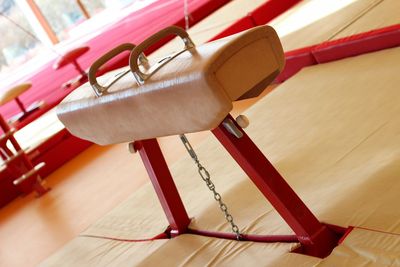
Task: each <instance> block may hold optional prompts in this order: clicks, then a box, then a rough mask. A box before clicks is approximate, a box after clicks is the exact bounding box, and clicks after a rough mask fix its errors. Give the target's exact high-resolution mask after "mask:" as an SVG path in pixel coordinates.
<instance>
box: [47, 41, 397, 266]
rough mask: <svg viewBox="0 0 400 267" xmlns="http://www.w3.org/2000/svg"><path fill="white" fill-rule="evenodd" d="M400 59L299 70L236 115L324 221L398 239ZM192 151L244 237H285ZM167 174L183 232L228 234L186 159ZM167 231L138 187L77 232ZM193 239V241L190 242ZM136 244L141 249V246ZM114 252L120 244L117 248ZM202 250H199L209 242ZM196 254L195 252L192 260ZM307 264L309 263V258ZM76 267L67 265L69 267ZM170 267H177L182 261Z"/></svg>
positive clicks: (372, 58)
mask: <svg viewBox="0 0 400 267" xmlns="http://www.w3.org/2000/svg"><path fill="white" fill-rule="evenodd" d="M399 62H400V48H393V49H388V50H384V51H379V52H376V53H371V54H366V55H362V56H359V57H354V58H348V59H344V60H341V61H336V62H331V63H328V64H321V65H317V66H313V67H309V68H305V69H303V70H302V71H301V72H299V73H298V74H297V75H295V76H293V77H292V78H291V79H289V80H288V81H286V82H285V83H284V84H282V85H280V86H279V87H278V88H277V89H275V90H274V91H273V92H272V93H270V94H269V95H267V96H266V97H264V98H263V99H262V100H260V101H259V102H258V103H257V104H255V105H254V106H253V107H251V108H250V109H249V110H248V111H247V112H246V113H245V114H246V115H247V116H248V117H249V118H250V122H251V123H250V126H249V127H248V128H247V129H246V132H247V133H248V134H249V136H250V137H251V138H252V139H253V140H254V141H255V143H256V144H257V145H258V146H259V147H260V148H261V149H262V151H263V152H264V153H265V155H266V156H267V157H268V158H269V159H270V160H271V161H272V163H273V164H274V166H275V167H276V168H277V169H278V170H279V171H280V172H281V174H282V175H283V176H284V177H285V179H286V180H287V181H288V182H289V184H290V185H291V186H292V187H293V188H294V190H295V191H296V192H297V193H298V194H299V195H300V197H301V198H302V199H303V200H304V201H305V203H306V204H307V205H308V207H309V208H310V209H311V210H312V211H313V212H314V213H315V215H316V216H317V217H318V218H319V219H320V220H322V221H323V222H327V223H331V224H336V225H340V226H344V227H347V226H350V225H352V226H358V227H365V228H370V229H374V230H378V231H384V232H391V233H394V234H400V209H398V207H397V206H398V196H399V192H400V179H399V173H400V117H399V116H398V114H400V105H399V103H400V91H399V90H398V88H399V87H398V85H399V84H400V75H398V69H399V68H398V67H394V66H399ZM197 152H198V155H199V157H200V160H201V161H202V162H203V164H204V165H205V166H206V167H207V168H208V169H209V170H210V173H211V175H212V177H213V180H214V183H215V184H216V188H217V190H218V191H220V192H221V195H222V197H223V199H224V201H225V202H226V203H227V205H228V207H229V210H230V212H231V213H232V215H233V216H234V218H235V222H236V223H237V224H238V226H239V227H240V229H241V230H242V231H243V232H244V233H252V234H277V233H280V234H288V233H290V230H289V229H288V227H287V226H286V224H285V223H284V222H283V221H282V220H281V219H280V217H279V216H278V215H277V213H276V212H275V211H274V210H273V209H272V208H271V206H270V205H269V204H268V203H267V202H266V201H265V200H264V199H263V198H262V197H261V195H260V193H258V192H257V190H256V189H255V188H254V186H253V185H252V184H251V183H250V181H249V180H248V178H247V177H246V175H245V174H244V173H243V172H242V171H241V170H240V168H239V167H238V166H237V165H236V163H234V162H233V160H232V159H231V158H230V157H229V156H228V154H227V152H225V151H224V150H223V148H222V146H221V145H220V144H219V143H218V142H217V141H216V140H215V139H214V137H212V136H210V138H208V139H207V140H206V141H204V143H202V145H201V146H199V148H198V149H197ZM171 171H172V174H173V177H174V179H175V182H176V184H177V186H178V189H179V192H180V193H181V195H182V198H183V201H184V203H185V205H186V208H187V211H188V213H189V216H190V217H194V219H193V221H192V223H191V225H190V227H191V228H196V229H208V230H215V231H217V230H218V231H226V232H228V231H229V225H228V224H227V223H226V222H225V221H224V218H223V216H222V215H221V214H220V211H219V210H218V207H217V206H216V204H215V203H214V201H213V199H212V195H210V193H209V192H208V191H207V189H206V186H205V185H204V184H203V183H202V181H201V179H200V178H199V177H198V175H197V173H196V168H195V167H194V166H193V163H192V161H191V159H190V158H188V157H187V158H184V159H182V160H181V161H180V162H178V163H177V164H175V165H174V166H172V168H171ZM132 177H134V174H133V175H132ZM121 186H123V185H121ZM166 226H167V222H166V219H165V218H164V215H163V212H162V210H161V208H160V206H159V204H158V201H157V199H156V196H155V193H154V192H153V189H152V188H151V186H150V185H146V186H144V187H142V188H141V189H140V190H138V192H137V193H135V194H134V195H133V196H131V197H130V198H129V199H128V200H127V201H126V202H125V203H123V204H122V205H120V206H118V207H116V208H115V209H114V210H112V211H111V212H110V213H109V214H107V215H106V216H105V217H103V218H102V219H101V220H99V221H98V222H96V223H94V224H93V225H92V226H91V227H90V228H89V229H88V230H87V231H85V232H84V233H83V235H94V236H105V237H112V238H123V239H142V238H150V237H153V236H155V235H157V234H159V233H160V232H162V231H164V229H165V228H166ZM179 238H189V239H190V238H191V237H185V236H182V237H179ZM193 238H194V239H195V240H198V239H203V238H204V237H193ZM366 238H367V237H366ZM368 238H369V237H368ZM80 240H81V241H80ZM89 240H90V241H89ZM94 240H99V239H97V238H88V237H83V236H82V237H78V238H76V239H75V240H74V241H72V243H70V244H69V245H67V246H66V248H65V249H64V250H61V251H60V252H59V253H57V254H56V255H54V256H53V257H52V258H50V259H49V260H48V262H52V263H55V262H58V263H62V262H64V261H67V260H68V257H69V256H68V251H70V250H71V249H77V247H79V248H80V249H81V250H84V249H87V248H86V242H89V243H93V242H95V243H96V242H99V243H98V244H97V245H96V244H95V245H93V244H92V248H88V249H89V250H91V249H93V251H94V252H93V253H94V254H96V253H95V251H96V250H97V246H99V248H100V247H103V246H105V245H102V244H101V242H105V241H104V240H101V239H100V241H101V242H100V241H94ZM178 240H179V239H175V240H172V241H168V242H167V243H166V244H165V245H164V244H161V247H164V246H167V248H165V249H166V250H168V247H169V243H170V242H172V244H177V246H179V244H180V243H179V242H178ZM195 240H194V241H193V242H197V241H195ZM208 240H209V238H205V240H204V241H203V243H204V242H205V243H206V244H208V243H209V242H211V241H208ZM108 241H110V240H108ZM154 242H157V243H158V242H164V241H153V242H147V243H148V245H149V246H154ZM215 242H216V241H215ZM218 242H220V241H218ZM218 242H217V244H221V245H219V247H218V246H216V247H218V251H220V253H219V254H217V255H219V256H216V257H217V258H218V257H224V255H235V256H234V257H235V261H237V262H240V261H241V260H240V258H242V257H243V259H245V258H246V257H247V256H245V255H246V253H244V252H243V253H239V254H238V255H236V254H230V253H233V252H232V250H242V251H246V250H247V249H249V250H251V251H252V252H249V253H253V252H254V251H261V252H260V253H261V254H262V253H263V259H264V260H265V261H263V262H262V263H263V264H264V263H265V266H285V265H273V264H272V263H268V260H267V259H268V257H269V255H270V254H271V255H276V254H275V252H268V251H270V250H274V251H275V248H272V247H273V246H277V245H276V244H275V245H274V244H260V243H251V242H246V243H249V245H245V244H246V243H244V242H242V243H241V244H237V245H235V246H233V247H230V246H229V245H225V243H224V242H222V241H221V243H218ZM225 242H227V243H229V242H235V241H227V240H225ZM147 243H146V244H147ZM189 243H190V242H189ZM212 243H213V242H212ZM235 243H237V242H235ZM129 244H130V245H129V247H127V248H126V251H125V252H124V253H129V252H128V251H130V250H131V249H133V250H135V249H136V248H135V244H136V243H129ZM213 244H215V243H213ZM121 245H122V244H121ZM140 245H141V246H145V243H140ZM292 245H293V244H283V245H279V250H280V249H282V250H284V251H289V250H290V249H291V246H292ZM118 246H119V245H118ZM123 246H127V245H126V244H125V243H123ZM171 246H172V245H171ZM271 246H272V247H271ZM281 246H283V247H281ZM71 247H72V248H71ZM200 247H202V246H201V245H200ZM203 247H204V250H206V248H207V247H208V245H204V246H203ZM258 247H260V249H258ZM261 247H262V249H261ZM160 249H161V248H159V249H158V250H160ZM388 249H390V248H388ZM204 250H201V249H199V252H198V253H202V252H201V251H204ZM107 251H108V250H107ZM146 251H148V250H147V249H143V250H141V253H140V257H141V258H143V259H144V258H146V257H147V256H149V259H147V260H151V257H152V256H150V254H151V253H147V252H146ZM196 251H197V250H196ZM110 253H111V252H110ZM193 253H194V252H193ZM254 253H256V252H254ZM257 253H258V252H257ZM88 254H89V255H92V254H90V253H85V255H83V258H82V260H83V261H85V259H86V255H88ZM108 254H109V253H108V252H102V253H100V252H99V253H97V254H96V255H98V256H99V257H101V260H107V259H108V260H111V259H113V260H116V261H117V260H118V256H116V255H113V256H108ZM144 254H145V255H144ZM152 254H154V253H152ZM261 254H260V255H261ZM278 254H282V253H281V252H279V253H278ZM121 255H122V254H121ZM185 255H187V257H190V256H188V255H192V254H191V253H190V252H187V254H185ZM282 255H290V256H289V257H290V258H292V257H296V258H300V259H296V260H295V262H297V263H298V264H301V263H302V262H303V261H304V262H308V260H310V259H309V258H310V257H307V256H301V255H297V254H293V253H291V254H287V253H284V254H282ZM332 255H334V254H332ZM362 255H364V254H362V253H361V256H362ZM165 256H166V255H165V254H164V257H165ZM361 256H360V257H361ZM378 256H379V255H378ZM93 257H94V255H92V256H91V258H93ZM108 257H111V258H108ZM132 257H133V258H134V257H136V256H133V255H132ZM227 257H228V256H227ZM254 257H256V256H254ZM260 257H261V256H260ZM271 257H272V258H274V256H271ZM382 257H385V256H382ZM228 258H229V257H228ZM185 259H187V258H185ZM93 260H95V259H94V258H93ZM147 260H146V261H147ZM314 260H315V259H314V258H311V260H310V261H312V262H315V261H314ZM132 261H135V260H132ZM78 262H79V260H77V263H76V264H75V265H74V266H78V265H79V264H78ZM176 263H177V264H176V265H177V266H185V260H182V262H181V261H177V262H176ZM258 263H259V262H258ZM269 264H272V265H269ZM44 266H59V265H56V264H53V265H52V264H47V265H46V264H45V265H44ZM97 266H100V265H97ZM107 266H110V265H107ZM132 266H135V264H132ZM160 266H161V265H160ZM187 266H190V265H187ZM199 266H205V265H199ZM210 266H212V264H211V265H210ZM229 266H231V265H229ZM232 266H233V265H232ZM245 266H251V265H245ZM254 266H263V265H260V264H256V265H254ZM287 266H290V265H287ZM292 266H293V265H292ZM299 266H300V265H299ZM304 266H315V265H312V264H311V265H310V264H308V265H307V264H306V265H304ZM348 266H351V265H348ZM371 266H373V265H371ZM381 266H384V265H381ZM392 266H394V265H392Z"/></svg>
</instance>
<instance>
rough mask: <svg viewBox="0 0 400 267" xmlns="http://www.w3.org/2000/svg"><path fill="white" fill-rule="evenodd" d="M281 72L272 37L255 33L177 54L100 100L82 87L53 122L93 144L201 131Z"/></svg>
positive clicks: (262, 30)
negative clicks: (138, 80) (143, 78)
mask: <svg viewBox="0 0 400 267" xmlns="http://www.w3.org/2000/svg"><path fill="white" fill-rule="evenodd" d="M283 67H284V55H283V50H282V46H281V44H280V41H279V38H278V37H277V34H276V32H275V31H274V29H273V28H271V27H270V26H260V27H256V28H253V29H250V30H248V31H245V32H242V33H239V34H236V35H232V36H230V37H227V38H223V39H220V40H217V41H214V42H210V43H207V44H204V45H200V46H197V47H195V48H192V49H189V50H187V51H185V52H183V53H181V54H180V55H179V56H177V57H175V58H174V59H172V60H171V61H170V62H168V63H167V64H165V65H164V66H163V67H162V68H161V69H159V70H158V71H157V72H155V73H154V75H152V76H151V77H150V79H148V80H146V82H145V83H144V84H143V85H141V86H138V85H137V83H136V81H135V79H134V77H133V75H132V74H131V73H128V74H126V75H125V76H124V77H123V78H122V79H120V80H119V81H118V82H117V83H115V84H114V85H112V86H111V88H110V89H109V93H108V94H106V95H103V96H101V97H96V96H95V94H94V92H93V90H92V88H91V87H90V85H89V84H88V83H87V84H84V85H83V86H81V87H80V88H78V89H76V90H75V91H74V92H72V93H71V94H70V95H69V96H67V97H66V98H65V99H64V100H63V102H62V103H61V104H60V105H59V106H58V107H57V115H58V117H59V119H60V120H61V122H62V123H63V124H64V125H65V126H66V128H67V129H68V130H69V131H70V132H71V133H72V134H74V135H75V136H78V137H79V138H82V139H86V140H89V141H92V142H94V143H97V144H101V145H106V144H113V143H121V142H129V141H134V140H143V139H149V138H156V137H161V136H167V135H174V134H182V133H190V132H197V131H203V130H209V129H213V128H215V127H216V126H218V124H219V123H221V121H222V120H223V119H224V118H225V117H226V115H227V114H228V113H229V111H230V110H231V109H232V101H235V100H237V99H243V98H248V97H252V96H256V95H258V94H259V93H261V92H262V91H263V90H264V89H265V88H266V86H267V85H268V84H269V83H270V82H272V80H273V79H274V78H275V77H276V76H277V75H278V74H279V72H280V71H281V70H282V69H283ZM121 71H123V70H119V71H117V72H113V73H111V74H107V75H105V77H100V78H99V79H98V80H99V82H100V83H101V82H102V81H106V80H110V79H111V80H112V79H113V76H114V75H115V73H120V72H121Z"/></svg>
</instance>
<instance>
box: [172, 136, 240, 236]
mask: <svg viewBox="0 0 400 267" xmlns="http://www.w3.org/2000/svg"><path fill="white" fill-rule="evenodd" d="M179 137H180V138H181V141H182V143H183V145H184V146H185V148H186V150H187V152H188V153H189V155H190V157H191V158H192V159H193V160H194V162H195V164H196V165H197V169H198V172H199V174H200V176H201V178H202V179H203V181H204V182H205V183H206V185H207V187H208V189H209V190H210V191H211V192H212V193H213V194H214V199H215V200H216V201H217V202H218V205H219V208H220V209H221V211H222V212H223V213H224V215H225V219H226V221H227V222H228V223H229V224H230V225H231V228H232V232H233V233H234V234H235V235H236V239H237V240H240V239H241V234H240V230H239V227H238V226H237V225H236V224H235V222H234V221H233V217H232V215H231V214H230V213H229V211H228V207H227V206H226V204H225V203H224V202H223V201H222V197H221V195H220V194H219V193H218V192H217V191H216V189H215V185H214V183H213V182H212V181H211V177H210V173H209V172H208V171H207V170H206V168H204V167H203V165H201V163H200V161H199V159H198V157H197V154H196V152H195V151H194V150H193V147H192V145H191V144H190V143H189V140H188V139H187V138H186V136H185V135H184V134H182V135H180V136H179Z"/></svg>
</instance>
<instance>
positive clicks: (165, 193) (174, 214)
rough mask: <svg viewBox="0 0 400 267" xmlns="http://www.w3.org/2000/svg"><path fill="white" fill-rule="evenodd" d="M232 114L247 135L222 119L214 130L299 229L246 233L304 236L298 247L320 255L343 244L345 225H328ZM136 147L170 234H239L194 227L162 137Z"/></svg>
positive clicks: (288, 238) (266, 238)
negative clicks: (160, 141)
mask: <svg viewBox="0 0 400 267" xmlns="http://www.w3.org/2000/svg"><path fill="white" fill-rule="evenodd" d="M226 119H227V120H231V121H232V122H233V123H235V125H236V127H237V128H238V129H239V130H240V131H241V132H242V133H243V136H242V137H241V138H237V137H235V136H234V135H232V134H231V133H229V132H228V131H227V130H226V129H225V127H224V126H223V124H222V123H221V124H220V125H219V126H218V127H217V128H215V129H214V130H212V133H213V134H214V135H215V136H216V137H217V139H218V140H219V141H220V142H221V144H222V145H223V146H224V147H225V149H226V150H227V151H228V152H229V153H230V154H231V155H232V157H233V158H234V159H235V160H236V161H237V163H238V164H239V165H240V166H241V167H242V169H243V170H244V171H245V172H246V173H247V175H248V176H249V178H250V179H251V180H252V181H253V182H254V184H255V185H256V186H257V187H258V189H259V190H260V191H261V193H262V194H263V195H264V196H265V197H266V198H267V200H268V201H269V202H270V203H271V205H272V206H273V207H274V208H275V209H276V210H277V211H278V213H279V214H280V215H281V216H282V218H283V219H284V220H285V221H286V223H287V224H288V225H289V226H290V227H291V228H292V230H293V231H294V232H295V235H275V236H271V235H243V237H242V239H243V240H246V241H254V242H266V243H267V242H300V244H301V247H300V248H299V249H297V250H296V252H301V253H304V254H307V255H310V256H316V257H326V256H327V255H329V254H330V253H331V251H332V249H333V248H334V247H335V246H336V245H337V244H338V240H339V239H340V237H341V235H342V233H343V232H344V231H343V229H342V228H338V227H336V228H338V229H339V230H338V229H336V230H335V226H328V225H325V224H322V223H321V222H319V221H318V219H317V218H316V217H315V216H314V215H313V214H312V212H311V211H310V210H309V209H308V208H307V206H306V205H305V204H304V203H303V201H302V200H301V199H300V198H299V197H298V196H297V195H296V193H295V192H294V191H293V190H292V188H291V187H290V186H289V184H288V183H287V182H286V181H285V180H284V179H283V177H282V176H281V175H280V174H279V173H278V171H277V170H276V169H275V168H274V167H273V166H272V164H271V163H270V162H269V161H268V159H267V158H266V157H265V156H264V155H263V153H262V152H261V151H260V150H259V149H258V147H257V146H256V145H255V144H254V143H253V141H252V140H251V139H250V138H249V137H248V136H247V134H246V133H245V132H244V131H243V129H241V128H240V126H239V125H237V124H236V122H235V121H234V120H233V119H232V117H231V116H230V115H228V116H227V117H226ZM134 148H135V150H136V151H139V153H140V156H141V158H142V160H143V162H144V165H145V167H146V169H147V172H148V174H149V176H150V180H151V182H152V183H153V186H154V188H155V191H156V193H157V195H158V198H159V200H160V203H161V205H162V207H163V209H164V212H165V214H166V216H167V219H168V222H169V223H170V232H169V235H170V236H176V235H179V234H184V233H191V234H198V235H203V236H211V237H218V238H225V239H236V236H235V235H234V234H230V233H220V232H212V231H206V230H198V229H190V228H188V226H189V223H190V219H189V217H188V215H187V212H186V210H185V207H184V205H183V203H182V200H181V198H180V196H179V193H178V190H177V188H176V186H175V183H174V181H173V179H172V176H171V173H170V171H169V169H168V166H167V164H166V162H165V159H164V156H163V154H162V152H161V149H160V147H159V145H158V142H157V140H156V139H149V140H143V141H136V142H134Z"/></svg>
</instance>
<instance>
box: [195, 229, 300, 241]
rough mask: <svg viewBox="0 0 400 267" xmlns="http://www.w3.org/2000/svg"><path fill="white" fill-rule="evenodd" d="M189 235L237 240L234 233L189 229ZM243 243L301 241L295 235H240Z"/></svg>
mask: <svg viewBox="0 0 400 267" xmlns="http://www.w3.org/2000/svg"><path fill="white" fill-rule="evenodd" d="M187 234H194V235H201V236H207V237H215V238H222V239H229V240H236V239H237V238H236V234H233V233H222V232H213V231H207V230H197V229H191V228H189V229H188V231H187ZM240 237H241V241H252V242H261V243H276V242H280V243H298V242H299V240H298V239H297V237H296V236H295V235H247V234H242V235H240Z"/></svg>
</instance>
